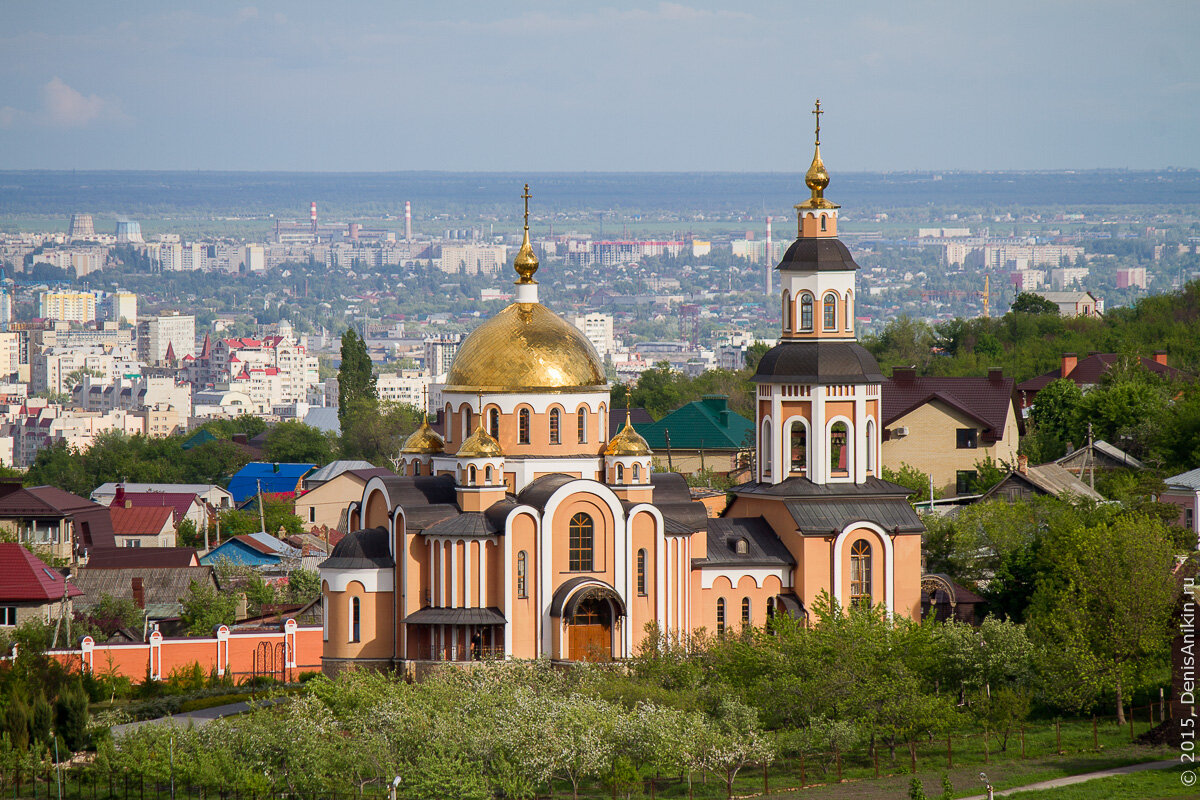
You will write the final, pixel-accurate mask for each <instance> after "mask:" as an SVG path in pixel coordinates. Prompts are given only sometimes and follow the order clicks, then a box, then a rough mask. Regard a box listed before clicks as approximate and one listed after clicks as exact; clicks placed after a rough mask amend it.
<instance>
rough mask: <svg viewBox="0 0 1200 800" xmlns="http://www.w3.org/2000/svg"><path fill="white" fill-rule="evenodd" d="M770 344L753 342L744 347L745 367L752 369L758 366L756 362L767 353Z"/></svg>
mask: <svg viewBox="0 0 1200 800" xmlns="http://www.w3.org/2000/svg"><path fill="white" fill-rule="evenodd" d="M770 349H771V346H770V345H769V344H767V343H766V342H755V343H754V344H752V345H750V346H749V347H747V348H746V369H748V370H753V369H757V368H758V362H759V361H762V357H763V356H765V355H766V354H767V351H768V350H770Z"/></svg>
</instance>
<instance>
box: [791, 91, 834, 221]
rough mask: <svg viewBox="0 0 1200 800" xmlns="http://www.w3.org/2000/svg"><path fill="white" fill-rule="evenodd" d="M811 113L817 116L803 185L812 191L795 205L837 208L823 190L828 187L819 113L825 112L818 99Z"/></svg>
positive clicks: (799, 206)
mask: <svg viewBox="0 0 1200 800" xmlns="http://www.w3.org/2000/svg"><path fill="white" fill-rule="evenodd" d="M812 113H813V114H815V115H816V117H817V133H816V143H815V145H814V150H813V159H812V163H811V164H809V166H808V172H806V173H804V185H805V186H807V187H808V189H809V191H810V192H812V196H811V197H809V198H808V200H806V201H804V202H803V203H801V204H800V205H798V206H796V209H797V210H800V209H805V208H837V206H836V205H835V204H833V203H831V202H829V201H828V200H826V199H825V190H826V189H827V188H829V171H828V170H826V169H825V162H824V161H822V160H821V115H822V114H824V113H825V112H824V111H822V110H821V101H820V100H818V101H817V107H816V109H815V110H814V111H813V112H812Z"/></svg>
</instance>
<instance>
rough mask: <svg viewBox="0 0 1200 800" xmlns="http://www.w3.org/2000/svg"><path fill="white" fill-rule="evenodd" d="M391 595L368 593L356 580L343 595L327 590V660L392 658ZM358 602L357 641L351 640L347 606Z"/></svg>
mask: <svg viewBox="0 0 1200 800" xmlns="http://www.w3.org/2000/svg"><path fill="white" fill-rule="evenodd" d="M392 594H393V593H392V592H368V591H366V590H365V589H364V588H363V585H362V584H361V583H359V582H358V581H350V583H349V584H347V586H346V590H345V591H343V592H334V591H326V592H325V598H326V602H328V603H329V610H328V612H327V614H328V620H329V624H328V628H329V641H328V642H327V643H326V647H325V655H326V656H327V657H329V658H391V656H392V637H391V632H392V631H394V630H395V617H394V613H395V612H394V609H393V606H392ZM354 598H358V601H359V636H358V638H359V641H357V642H352V641H350V634H351V631H350V607H351V602H352V600H353V599H354Z"/></svg>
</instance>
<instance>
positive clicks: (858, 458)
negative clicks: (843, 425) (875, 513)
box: [850, 384, 871, 483]
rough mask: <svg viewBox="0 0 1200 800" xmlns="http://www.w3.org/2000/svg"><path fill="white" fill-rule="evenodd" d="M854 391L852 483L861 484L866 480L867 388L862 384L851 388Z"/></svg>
mask: <svg viewBox="0 0 1200 800" xmlns="http://www.w3.org/2000/svg"><path fill="white" fill-rule="evenodd" d="M851 388H852V389H853V391H854V441H855V442H856V444H855V447H854V449H853V450H851V451H850V452H851V454H853V456H854V482H855V483H862V482H863V481H865V480H866V479H867V448H868V447H870V446H871V443H870V442H868V441H867V387H866V386H865V385H862V384H858V385H855V386H853V387H851Z"/></svg>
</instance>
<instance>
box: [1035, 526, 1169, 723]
mask: <svg viewBox="0 0 1200 800" xmlns="http://www.w3.org/2000/svg"><path fill="white" fill-rule="evenodd" d="M1056 545H1057V546H1056V547H1055V548H1054V550H1055V551H1056V552H1054V553H1053V554H1052V555H1051V557H1052V558H1053V559H1054V561H1055V562H1056V563H1057V564H1058V565H1059V575H1058V576H1057V578H1058V579H1057V580H1053V579H1050V578H1047V579H1044V580H1043V581H1042V583H1041V585H1040V586H1039V587H1038V592H1037V595H1036V597H1035V599H1034V605H1033V608H1032V610H1031V620H1030V626H1031V629H1032V630H1033V632H1034V633H1035V635H1036V637H1037V640H1038V642H1039V644H1041V645H1042V646H1043V648H1044V650H1045V651H1046V652H1047V653H1049V654H1050V655H1051V656H1052V658H1053V661H1052V662H1051V665H1050V668H1049V669H1046V670H1045V674H1044V676H1043V679H1044V680H1045V681H1046V684H1047V688H1048V690H1049V691H1050V692H1051V693H1052V694H1053V695H1056V696H1057V697H1058V701H1059V702H1060V703H1062V704H1065V705H1072V704H1075V705H1077V706H1078V705H1083V704H1084V703H1086V702H1087V701H1088V700H1089V699H1090V697H1094V696H1095V695H1096V694H1098V693H1099V692H1101V691H1104V690H1112V691H1113V692H1115V695H1116V705H1117V721H1118V722H1119V723H1124V720H1125V714H1124V710H1123V706H1122V703H1123V702H1124V698H1125V693H1126V692H1127V691H1128V690H1131V689H1133V688H1135V687H1136V686H1137V682H1138V681H1139V680H1140V679H1142V677H1143V676H1145V675H1146V674H1147V673H1149V672H1151V671H1153V670H1155V669H1161V668H1164V667H1165V666H1166V663H1167V658H1168V656H1169V644H1170V637H1171V629H1170V622H1171V610H1172V608H1173V606H1174V603H1175V599H1176V588H1177V587H1176V584H1175V580H1174V578H1173V577H1172V574H1171V570H1172V567H1173V566H1174V563H1175V562H1174V547H1173V545H1172V543H1171V536H1170V532H1169V531H1168V530H1167V529H1166V526H1165V525H1163V523H1162V522H1161V521H1160V520H1158V519H1154V518H1151V517H1145V516H1134V515H1128V516H1124V517H1120V518H1117V519H1116V520H1114V521H1113V522H1111V523H1109V524H1100V525H1095V526H1091V527H1088V528H1085V529H1083V530H1082V531H1080V535H1079V536H1077V537H1072V538H1071V539H1069V540H1065V541H1061V542H1058V543H1056Z"/></svg>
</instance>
